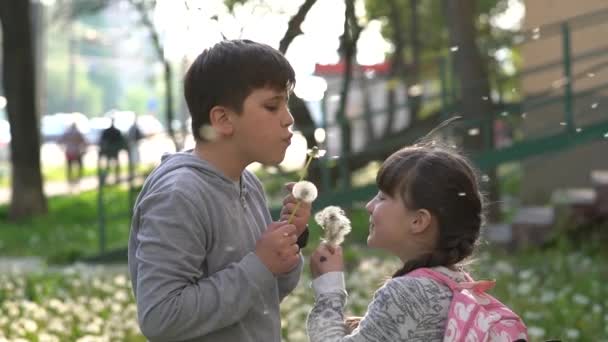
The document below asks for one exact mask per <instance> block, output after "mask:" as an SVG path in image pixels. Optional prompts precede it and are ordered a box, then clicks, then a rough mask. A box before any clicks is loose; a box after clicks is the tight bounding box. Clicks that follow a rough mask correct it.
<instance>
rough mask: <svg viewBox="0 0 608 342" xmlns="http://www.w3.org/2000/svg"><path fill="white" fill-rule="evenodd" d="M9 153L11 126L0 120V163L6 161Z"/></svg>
mask: <svg viewBox="0 0 608 342" xmlns="http://www.w3.org/2000/svg"><path fill="white" fill-rule="evenodd" d="M10 151H11V125H10V124H9V123H8V121H6V120H4V119H0V161H8V160H9V157H10Z"/></svg>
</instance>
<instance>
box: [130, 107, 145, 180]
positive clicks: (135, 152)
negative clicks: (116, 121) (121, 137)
mask: <svg viewBox="0 0 608 342" xmlns="http://www.w3.org/2000/svg"><path fill="white" fill-rule="evenodd" d="M143 137H144V136H143V133H142V132H141V129H139V125H138V124H137V116H136V117H135V120H134V121H133V124H132V125H131V127H129V130H128V131H127V144H128V148H129V177H133V175H134V172H135V170H136V169H137V164H138V163H139V141H140V140H141V139H143Z"/></svg>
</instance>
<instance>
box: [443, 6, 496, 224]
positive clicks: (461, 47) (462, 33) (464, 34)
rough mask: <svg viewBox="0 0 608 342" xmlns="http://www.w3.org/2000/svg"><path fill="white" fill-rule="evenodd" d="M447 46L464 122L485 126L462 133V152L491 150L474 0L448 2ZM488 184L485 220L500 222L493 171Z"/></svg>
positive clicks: (489, 110)
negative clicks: (452, 56)
mask: <svg viewBox="0 0 608 342" xmlns="http://www.w3.org/2000/svg"><path fill="white" fill-rule="evenodd" d="M446 2H447V10H448V14H449V15H448V23H449V31H450V44H451V45H452V46H456V47H458V50H457V51H455V52H454V54H455V58H456V70H457V77H458V80H459V83H460V98H461V111H460V112H461V113H462V115H463V116H464V117H465V118H466V119H483V118H484V117H485V119H486V120H485V121H482V122H485V124H483V125H481V126H480V127H477V128H478V129H479V130H478V131H477V132H478V133H477V134H475V131H469V130H468V128H467V129H465V131H464V132H462V134H463V137H464V138H463V144H464V149H465V150H466V151H467V152H469V153H478V152H481V151H482V150H484V149H491V148H493V141H494V136H493V135H494V134H493V129H494V128H493V120H490V118H488V116H490V115H492V112H493V109H494V108H493V104H492V101H486V100H484V98H486V99H489V98H490V82H489V80H488V73H487V71H486V68H485V63H484V60H483V58H482V57H481V54H480V52H479V49H478V48H477V44H476V32H477V31H476V28H475V5H476V1H475V0H459V1H451V0H447V1H446ZM484 132H485V134H486V135H487V136H488V142H489V146H484ZM488 176H489V177H490V182H489V184H488V189H486V191H487V192H488V193H489V202H490V206H489V207H488V208H489V210H488V218H489V219H490V221H497V220H499V219H500V208H499V206H498V201H499V199H500V194H499V186H498V184H499V183H498V179H497V177H496V170H495V169H494V170H488Z"/></svg>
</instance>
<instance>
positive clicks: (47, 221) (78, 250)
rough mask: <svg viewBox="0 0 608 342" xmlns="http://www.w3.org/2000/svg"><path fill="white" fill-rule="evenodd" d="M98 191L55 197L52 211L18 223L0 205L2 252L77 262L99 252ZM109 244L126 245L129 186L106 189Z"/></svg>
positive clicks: (51, 203) (51, 204) (114, 246)
mask: <svg viewBox="0 0 608 342" xmlns="http://www.w3.org/2000/svg"><path fill="white" fill-rule="evenodd" d="M97 196H98V192H97V191H87V192H82V193H80V194H78V195H73V196H70V195H67V196H58V197H51V198H49V200H48V204H49V214H48V215H47V216H44V217H32V218H28V219H26V220H23V221H21V222H18V223H8V222H7V221H6V217H7V212H8V207H7V206H6V205H5V206H1V207H0V255H2V256H41V257H43V258H46V259H47V260H48V261H50V262H73V261H75V260H76V259H78V258H79V257H81V256H85V255H86V256H91V255H95V254H97V253H98V249H99V247H98V246H99V231H98V230H99V228H98V227H99V226H98V211H97V209H98V207H97V200H98V198H97ZM104 204H105V211H106V214H107V218H108V220H107V222H106V239H107V248H108V249H112V248H123V247H125V246H126V244H127V241H128V236H129V225H130V206H129V203H128V194H127V191H126V190H125V189H120V188H117V187H108V188H107V189H105V190H104Z"/></svg>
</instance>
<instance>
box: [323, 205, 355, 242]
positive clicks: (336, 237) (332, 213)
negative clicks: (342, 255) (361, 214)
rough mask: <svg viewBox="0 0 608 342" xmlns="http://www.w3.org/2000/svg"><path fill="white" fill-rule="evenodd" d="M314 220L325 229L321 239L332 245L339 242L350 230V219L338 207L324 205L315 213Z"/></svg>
mask: <svg viewBox="0 0 608 342" xmlns="http://www.w3.org/2000/svg"><path fill="white" fill-rule="evenodd" d="M315 221H317V223H318V224H319V226H321V228H323V230H325V235H324V237H323V240H324V241H325V242H327V243H329V244H331V245H334V246H338V245H339V244H341V243H342V242H343V241H344V236H346V234H348V233H350V231H351V225H350V220H349V219H348V217H346V215H345V214H344V210H342V209H341V208H340V207H336V206H329V207H326V208H325V209H323V210H321V211H320V212H318V213H317V214H316V215H315Z"/></svg>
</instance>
